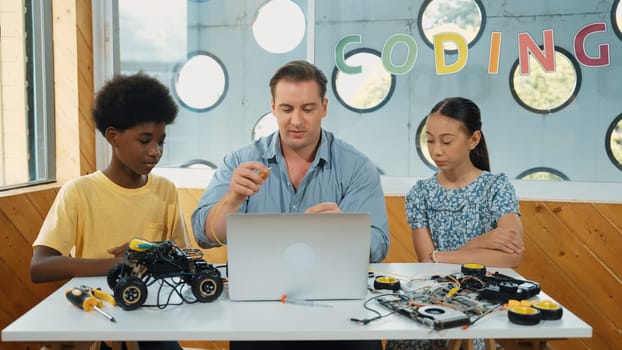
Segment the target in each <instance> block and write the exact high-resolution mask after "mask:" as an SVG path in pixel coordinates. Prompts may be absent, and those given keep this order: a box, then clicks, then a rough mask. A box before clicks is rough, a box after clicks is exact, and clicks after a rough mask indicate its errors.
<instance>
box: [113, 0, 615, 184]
mask: <svg viewBox="0 0 622 350" xmlns="http://www.w3.org/2000/svg"><path fill="white" fill-rule="evenodd" d="M551 1H552V3H553V4H555V6H558V5H559V6H563V4H564V1H565V0H551ZM118 3H119V24H120V27H119V40H120V51H119V53H120V68H121V72H122V73H134V72H136V71H138V70H142V71H144V72H146V73H148V74H151V75H154V76H156V77H157V78H159V79H161V81H162V82H163V83H165V84H167V85H168V86H169V87H170V88H171V91H172V92H173V93H174V94H175V97H176V99H177V101H178V102H179V104H180V107H181V108H180V111H179V114H178V118H177V120H176V121H175V123H174V124H173V125H171V126H170V127H169V128H170V129H169V130H168V132H167V143H166V145H165V152H164V156H163V158H162V160H161V161H160V163H159V168H175V167H184V168H186V167H192V168H195V167H204V166H206V164H211V165H215V166H217V165H219V164H220V162H221V161H222V159H223V157H224V155H225V154H227V153H228V152H230V151H232V150H234V149H238V148H239V147H242V146H243V145H246V144H248V143H249V142H250V141H251V140H255V139H257V138H258V137H261V136H265V135H267V134H269V133H271V132H274V131H275V130H277V124H276V120H275V118H274V116H272V115H271V114H270V113H269V111H270V110H269V101H270V98H271V96H270V91H269V87H268V81H269V79H270V77H271V76H272V74H273V73H274V71H275V70H276V69H277V68H278V67H279V66H281V65H282V64H284V63H285V62H288V61H290V60H298V59H306V60H309V61H311V62H314V63H315V64H316V65H318V67H319V68H320V69H322V71H323V72H324V73H325V74H326V75H327V77H328V78H329V79H330V82H329V86H328V91H327V97H328V98H329V112H328V115H327V118H325V119H324V120H323V121H322V123H323V124H322V125H323V126H324V127H325V128H326V129H327V130H330V131H332V132H334V134H335V135H336V136H337V137H340V138H341V139H344V140H345V141H347V142H348V143H350V144H352V145H353V146H355V147H356V148H357V149H359V150H361V151H362V152H363V153H365V154H366V155H368V156H369V158H370V159H371V160H372V161H373V162H374V163H375V164H376V166H377V167H379V168H382V171H383V172H384V173H385V174H386V175H387V177H393V176H394V177H415V178H420V177H426V176H430V175H431V174H433V173H434V172H435V171H438V169H437V168H436V167H435V166H434V162H433V161H432V160H431V158H430V155H429V153H428V150H427V145H426V142H425V141H426V140H425V133H424V131H425V130H424V127H425V125H424V124H423V123H422V118H423V117H424V116H425V115H426V114H427V113H428V112H429V108H430V107H431V106H432V104H433V103H435V102H436V101H440V100H442V99H443V98H445V97H450V96H464V97H467V98H470V99H472V100H473V101H474V102H476V103H477V104H478V106H479V107H480V109H481V110H482V119H483V123H484V127H483V128H484V132H485V134H486V136H487V137H486V141H487V145H488V148H489V152H490V157H491V163H492V164H494V166H493V171H498V172H504V173H506V174H507V175H508V176H509V177H511V178H514V179H516V178H523V176H524V174H523V173H524V172H525V169H530V170H529V171H533V170H534V169H533V168H532V167H534V166H541V167H542V168H537V169H539V170H542V171H543V172H545V173H546V172H550V173H551V174H552V175H550V176H549V175H546V176H541V175H542V174H540V172H539V171H537V172H534V174H535V175H529V176H531V177H530V178H538V179H549V180H554V179H572V181H584V182H619V177H620V171H622V168H620V167H619V166H618V164H620V150H619V149H620V147H619V144H620V142H619V140H620V137H619V130H620V126H619V124H620V122H619V119H617V121H616V122H615V123H614V124H612V120H613V119H614V118H615V116H617V115H619V113H620V110H619V103H618V102H619V98H618V96H619V95H620V94H619V93H620V91H621V90H620V88H619V84H616V83H615V77H616V76H617V74H616V73H618V71H619V67H620V65H619V64H617V63H618V61H619V55H617V54H619V53H618V52H617V51H615V47H617V46H616V45H617V44H619V42H620V40H622V38H619V37H618V36H617V35H616V34H618V35H619V33H620V29H621V27H622V25H621V24H620V22H621V21H620V13H621V10H620V7H621V6H620V0H612V1H609V2H607V3H606V4H605V5H603V3H599V4H598V6H591V5H586V4H584V3H581V2H576V3H575V2H573V6H571V7H569V8H568V10H567V11H565V12H564V13H562V14H559V13H558V14H555V15H549V13H548V12H549V11H550V8H552V7H551V6H552V5H551V6H548V5H546V4H540V3H538V4H535V5H534V6H529V7H522V6H519V5H516V4H509V3H508V4H500V3H497V2H495V1H494V0H424V1H420V2H419V3H418V4H416V5H415V6H413V4H412V2H408V1H394V2H374V1H371V2H364V4H360V6H352V4H351V3H349V2H342V1H310V0H247V1H243V2H242V1H241V2H236V1H227V0H209V1H198V0H196V1H180V2H177V1H169V0H119V1H118ZM357 4H358V3H357ZM612 5H613V6H612ZM553 7H554V6H553ZM592 7H594V8H592ZM588 10H589V11H588ZM609 12H611V13H609ZM609 16H611V17H610V18H611V25H609V23H607V24H608V25H607V29H606V30H603V31H600V30H596V29H597V28H599V27H595V28H592V29H591V30H593V31H591V32H589V33H588V32H585V31H584V32H583V34H582V35H578V31H579V30H581V28H583V29H584V30H585V28H586V27H589V26H590V24H593V23H601V22H603V18H605V17H609ZM275 18H277V19H278V20H275ZM525 18H529V19H530V20H529V21H525ZM545 29H546V30H547V31H548V30H549V29H550V30H551V31H552V32H554V36H551V39H552V40H551V41H547V37H546V33H545V32H544V31H545ZM491 33H492V34H502V35H499V36H496V35H491ZM586 33H588V34H586ZM398 34H399V35H398ZM439 34H443V35H442V36H441V39H442V40H439V38H437V42H438V43H442V44H443V47H442V53H443V54H444V57H443V56H442V55H438V54H437V51H438V50H437V49H438V47H437V48H435V47H434V42H435V39H434V38H435V35H439ZM448 34H449V35H448ZM521 34H529V40H530V42H529V46H521V45H523V43H524V42H519V43H517V35H521ZM316 38H317V39H316ZM356 38H358V41H357V40H355V39H356ZM443 38H444V39H443ZM501 38H502V40H501ZM581 38H583V39H584V41H583V42H581ZM344 39H345V40H344ZM460 39H464V41H462V40H460ZM525 42H526V41H525ZM456 44H458V45H456ZM463 44H464V45H463ZM573 44H574V45H573ZM452 45H453V46H452ZM601 45H608V47H609V51H610V52H611V55H610V56H611V60H610V64H609V65H603V66H589V67H588V66H587V63H586V60H588V59H592V60H593V59H594V58H596V56H598V55H599V53H601V52H602V51H600V50H601V49H603V47H602V46H601ZM545 46H546V48H547V51H546V52H545V51H544V49H542V48H543V47H545ZM525 47H527V48H528V49H529V50H530V51H529V52H530V54H529V55H527V56H524V53H525V51H524V50H523V49H524V48H525ZM538 47H539V48H540V49H541V50H542V51H543V52H542V53H543V54H544V56H545V57H544V59H543V58H542V55H539V53H536V52H535V50H536V49H537V48H538ZM581 47H582V48H583V49H584V51H585V52H583V53H580V52H577V48H581ZM548 48H553V49H554V51H553V54H550V55H549V51H548ZM495 50H497V51H495ZM616 55H617V56H616ZM519 56H520V57H521V59H523V60H526V61H528V65H529V68H530V69H529V72H528V73H522V74H521V72H520V70H521V69H520V68H523V67H520V66H519V63H522V64H525V62H518V61H519V59H518V58H519ZM553 57H554V59H553ZM602 57H604V55H603V56H602ZM467 58H468V59H467ZM553 60H554V66H555V69H549V68H547V69H544V68H543V65H545V63H544V61H546V62H547V63H550V61H553ZM540 61H542V62H540ZM341 63H343V65H341ZM400 63H403V64H402V65H400ZM493 63H494V64H493ZM344 65H345V66H347V67H357V68H360V72H359V73H356V74H353V73H351V72H350V71H346V70H345V69H343V66H344ZM495 65H496V68H495ZM545 66H546V65H545ZM439 67H445V68H446V69H445V70H438V69H437V68H439ZM487 67H488V69H486V68H487ZM447 68H451V69H447ZM331 73H332V74H331ZM585 84H588V85H585ZM594 111H597V112H598V113H596V112H594ZM608 127H609V129H608ZM603 138H605V139H606V140H605V142H603ZM517 152H519V153H520V154H519V156H517ZM607 156H608V157H607ZM612 163H613V165H614V166H612ZM554 168H556V169H561V170H563V172H564V174H562V175H564V176H565V178H564V176H559V174H558V173H556V170H555V169H554ZM590 169H599V171H592V170H590ZM601 170H602V171H601ZM519 175H520V176H519ZM531 183H533V182H531Z"/></svg>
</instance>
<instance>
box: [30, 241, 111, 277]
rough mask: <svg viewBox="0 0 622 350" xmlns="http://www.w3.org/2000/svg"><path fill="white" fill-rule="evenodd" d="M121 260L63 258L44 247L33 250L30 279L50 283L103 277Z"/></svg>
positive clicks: (54, 250)
mask: <svg viewBox="0 0 622 350" xmlns="http://www.w3.org/2000/svg"><path fill="white" fill-rule="evenodd" d="M121 260H122V259H121V258H110V259H84V258H74V257H69V256H63V255H61V254H60V252H59V251H57V250H56V249H53V248H50V247H46V246H36V247H35V248H34V252H33V256H32V260H31V261H30V279H31V280H32V282H34V283H40V282H52V281H60V280H65V279H70V278H73V277H86V276H104V275H107V274H108V271H109V270H110V269H111V268H112V267H113V266H114V265H115V264H117V263H119V262H121Z"/></svg>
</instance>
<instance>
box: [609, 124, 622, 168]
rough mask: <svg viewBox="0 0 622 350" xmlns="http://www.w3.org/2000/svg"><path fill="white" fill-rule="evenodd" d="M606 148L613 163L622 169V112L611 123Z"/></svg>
mask: <svg viewBox="0 0 622 350" xmlns="http://www.w3.org/2000/svg"><path fill="white" fill-rule="evenodd" d="M605 148H606V149H607V155H608V156H609V159H610V160H611V162H612V163H613V165H615V166H616V167H617V168H618V169H620V170H622V114H620V115H619V116H618V117H617V118H616V119H615V120H614V121H613V122H612V123H611V124H610V125H609V129H608V130H607V136H606V137H605Z"/></svg>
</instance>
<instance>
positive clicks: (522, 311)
mask: <svg viewBox="0 0 622 350" xmlns="http://www.w3.org/2000/svg"><path fill="white" fill-rule="evenodd" d="M508 319H509V320H510V322H512V323H515V324H519V325H522V326H535V325H537V324H538V323H540V320H541V319H542V314H541V313H540V310H537V309H534V308H532V307H529V306H514V307H512V308H510V309H509V310H508Z"/></svg>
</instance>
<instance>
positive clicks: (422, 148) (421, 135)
mask: <svg viewBox="0 0 622 350" xmlns="http://www.w3.org/2000/svg"><path fill="white" fill-rule="evenodd" d="M427 119H428V118H423V120H422V121H421V123H420V124H419V127H418V128H417V136H416V144H417V154H419V158H421V160H422V161H423V163H425V165H427V166H428V167H429V168H430V169H432V170H437V169H438V168H437V167H436V166H435V165H434V160H432V156H430V151H429V150H428V138H427V136H426V133H425V122H426V120H427Z"/></svg>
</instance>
